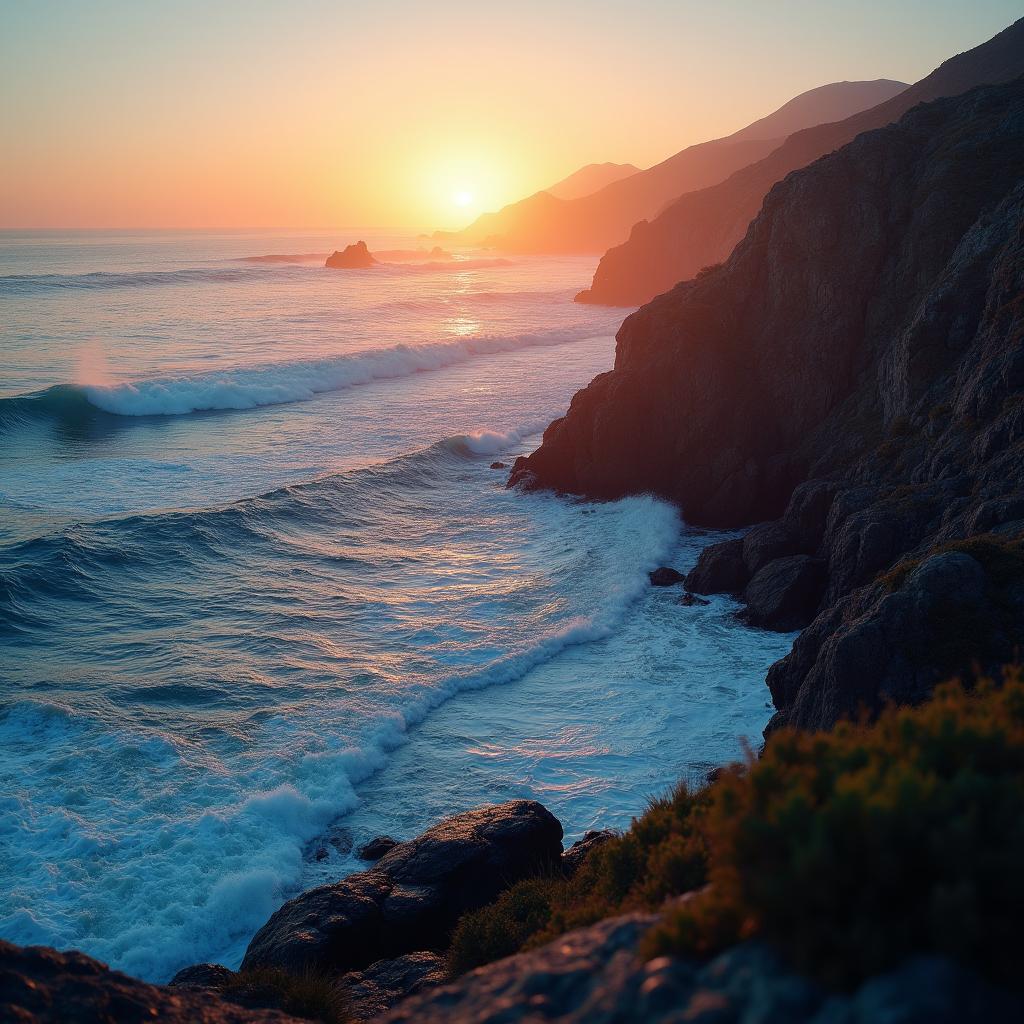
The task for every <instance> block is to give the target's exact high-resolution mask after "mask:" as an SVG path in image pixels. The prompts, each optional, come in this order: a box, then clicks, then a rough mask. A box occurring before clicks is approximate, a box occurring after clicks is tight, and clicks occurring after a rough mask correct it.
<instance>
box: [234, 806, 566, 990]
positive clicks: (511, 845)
mask: <svg viewBox="0 0 1024 1024" xmlns="http://www.w3.org/2000/svg"><path fill="white" fill-rule="evenodd" d="M561 855H562V826H561V825H560V824H559V823H558V820H557V819H556V818H555V817H554V816H553V815H552V814H550V812H548V811H547V810H546V809H545V808H544V807H542V806H541V805H540V804H539V803H536V802H535V801H532V800H513V801H511V802H509V803H505V804H500V805H498V806H495V807H484V808H481V809H479V810H475V811H469V812H468V813H466V814H460V815H457V816H455V817H454V818H449V819H448V820H446V821H443V822H441V824H439V825H436V826H434V827H433V828H431V829H428V830H427V831H426V832H424V833H423V835H421V836H419V837H417V838H416V839H413V840H410V841H409V842H406V843H400V844H399V845H398V846H396V847H395V848H394V849H392V850H391V851H390V852H389V853H387V854H385V855H384V857H382V858H381V860H380V861H379V862H378V863H377V864H376V866H375V867H373V868H371V869H370V870H368V871H362V872H359V873H358V874H354V875H350V876H349V877H348V878H346V879H344V880H342V881H341V882H336V883H334V884H332V885H323V886H320V887H319V888H317V889H312V890H310V891H309V892H306V893H303V894H302V895H301V896H297V897H296V898H295V899H293V900H289V901H288V902H287V903H286V904H284V906H282V907H281V908H280V909H279V910H278V911H277V912H276V913H275V914H274V915H273V917H271V918H270V920H269V921H268V922H267V923H266V924H265V925H264V926H263V927H262V928H261V929H260V930H259V931H258V932H257V933H256V935H255V937H254V938H253V940H252V942H251V943H250V944H249V948H248V950H247V951H246V954H245V959H244V960H243V961H242V970H243V971H244V970H246V969H249V968H253V967H280V968H283V969H285V970H288V971H293V972H294V971H302V970H304V969H306V968H310V967H313V968H317V969H321V970H327V971H332V972H344V971H351V970H359V969H360V968H363V967H366V966H367V965H369V964H371V963H373V962H374V961H377V960H383V959H393V958H395V957H400V956H403V955H404V954H406V953H413V952H418V951H422V950H435V951H440V950H442V949H443V948H445V946H446V944H447V939H448V935H449V932H450V930H451V928H452V927H453V926H454V924H455V922H456V921H457V920H458V918H459V917H460V916H461V915H462V914H463V913H465V912H466V911H467V910H473V909H476V908H477V907H481V906H483V905H484V904H486V903H490V902H491V901H492V900H494V899H495V898H496V897H497V896H498V894H499V893H500V892H501V891H502V890H503V889H505V888H507V887H508V886H509V885H511V884H512V883H514V882H516V881H518V880H519V879H521V878H525V877H526V876H528V875H532V874H536V873H537V872H539V871H545V870H551V869H552V867H554V866H556V865H557V864H558V862H559V859H560V858H561Z"/></svg>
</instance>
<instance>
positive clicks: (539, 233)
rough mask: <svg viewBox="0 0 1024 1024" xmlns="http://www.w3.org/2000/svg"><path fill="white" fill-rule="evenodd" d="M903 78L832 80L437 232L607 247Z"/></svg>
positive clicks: (527, 244)
mask: <svg viewBox="0 0 1024 1024" xmlns="http://www.w3.org/2000/svg"><path fill="white" fill-rule="evenodd" d="M905 88H906V86H905V85H904V84H903V83H901V82H889V81H885V80H881V81H876V82H837V83H834V84H832V85H826V86H822V87H821V88H818V89H813V90H811V91H810V92H809V93H804V94H803V95H801V96H798V97H796V98H795V99H793V100H790V101H789V102H788V103H786V104H785V105H784V106H782V107H780V108H779V109H778V110H777V111H775V112H774V113H773V114H769V115H768V116H767V117H764V118H761V119H760V120H759V121H756V122H754V124H752V125H748V126H747V127H746V128H743V129H741V130H740V131H738V132H736V133H734V134H733V135H730V136H729V137H727V138H723V139H716V140H714V141H712V142H704V143H701V144H700V145H696V146H690V147H688V148H687V149H684V150H682V151H681V152H679V153H676V154H675V155H674V156H671V157H669V158H668V159H667V160H663V161H662V162H661V163H659V164H656V165H655V166H653V167H649V168H647V169H646V170H644V171H639V172H638V173H636V174H632V175H630V176H629V177H628V178H624V179H622V180H621V181H616V182H613V183H612V184H610V185H607V186H605V187H604V188H602V189H600V190H599V191H597V192H595V193H593V194H591V195H588V196H584V197H583V198H580V199H575V200H572V201H568V202H566V201H564V200H561V199H558V198H556V197H555V196H553V195H551V194H550V192H538V193H536V194H535V195H533V196H530V197H529V198H527V199H523V200H521V201H520V202H518V203H513V204H512V205H510V206H506V207H505V208H504V209H502V210H500V211H498V212H497V213H485V214H484V215H483V216H481V217H479V218H478V219H477V220H476V221H475V222H474V223H473V224H471V225H470V226H469V227H468V228H466V230H465V231H462V232H458V233H456V234H454V235H450V234H441V233H439V234H438V235H436V236H435V237H438V238H440V237H444V238H446V239H448V238H454V239H457V240H458V241H460V242H463V243H471V244H487V245H493V246H495V247H497V248H500V249H504V250H508V251H512V252H604V250H605V249H607V248H608V247H609V246H610V245H615V244H616V243H618V242H621V241H622V240H623V239H625V238H626V237H627V235H628V234H629V229H630V228H631V227H632V225H633V224H635V223H636V222H637V221H638V220H642V219H643V218H645V217H653V216H654V215H655V214H656V213H658V211H659V210H661V209H662V208H663V207H664V206H665V204H666V203H668V202H671V201H672V200H673V199H675V198H676V197H677V196H680V195H682V194H683V193H684V192H690V191H693V190H694V189H702V188H706V187H707V186H710V185H714V184H717V183H718V182H720V181H723V180H724V179H725V178H727V177H729V175H731V174H733V173H734V172H735V171H737V170H739V169H740V168H742V167H746V166H747V165H748V164H750V163H752V162H754V161H757V160H760V159H761V158H762V157H764V156H766V155H767V154H768V153H770V152H771V151H772V150H774V149H775V148H776V147H777V146H778V145H779V144H780V143H781V142H782V141H783V139H784V138H785V136H786V135H788V134H789V133H791V132H792V131H794V130H795V129H797V128H805V127H807V126H808V125H814V124H820V123H821V121H822V120H823V119H828V120H833V119H835V118H836V117H839V116H846V115H848V114H849V113H851V112H852V111H855V110H863V109H864V108H865V107H868V106H873V105H874V104H876V103H877V102H878V101H879V99H880V98H881V97H888V96H893V95H894V94H897V93H898V92H899V91H900V90H902V89H905Z"/></svg>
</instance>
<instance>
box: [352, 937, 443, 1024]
mask: <svg viewBox="0 0 1024 1024" xmlns="http://www.w3.org/2000/svg"><path fill="white" fill-rule="evenodd" d="M447 980H448V965H447V964H446V963H445V960H444V958H443V957H441V956H439V955H438V954H437V953H428V952H420V953H407V954H406V955H405V956H400V957H397V958H396V959H394V960H378V961H377V962H376V963H374V964H370V966H369V967H367V968H365V969H364V970H362V971H353V972H352V973H350V974H346V975H345V977H344V978H343V979H342V980H341V983H340V985H339V991H340V993H341V995H342V997H343V998H344V1000H345V1005H346V1007H347V1008H348V1011H349V1013H350V1014H351V1015H352V1016H353V1017H354V1018H355V1019H356V1020H369V1019H370V1018H371V1017H376V1016H378V1015H379V1014H382V1013H384V1012H385V1011H387V1010H390V1009H391V1008H392V1007H394V1006H397V1005H398V1004H399V1003H400V1002H401V1001H402V1000H403V999H405V998H406V997H408V996H412V995H416V993H418V992H424V991H426V990H427V989H429V988H432V987H434V986H435V985H440V984H441V983H443V982H445V981H447Z"/></svg>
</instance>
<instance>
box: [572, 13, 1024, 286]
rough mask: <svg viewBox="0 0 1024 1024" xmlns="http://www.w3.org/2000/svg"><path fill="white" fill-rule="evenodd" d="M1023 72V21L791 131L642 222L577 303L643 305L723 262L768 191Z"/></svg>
mask: <svg viewBox="0 0 1024 1024" xmlns="http://www.w3.org/2000/svg"><path fill="white" fill-rule="evenodd" d="M1021 74H1024V18H1022V19H1020V20H1018V21H1016V22H1014V24H1012V25H1010V26H1009V27H1007V28H1006V29H1004V30H1003V31H1002V32H1000V33H999V34H998V35H996V36H994V37H993V38H992V39H990V40H988V41H987V42H985V43H982V44H981V45H980V46H977V47H975V48H974V49H972V50H967V51H964V52H963V53H959V54H957V55H956V56H954V57H950V58H949V59H948V60H946V61H943V63H942V64H940V65H939V66H938V67H937V68H936V69H935V70H933V71H932V72H931V73H930V74H928V75H927V76H925V78H923V79H921V80H920V81H919V82H917V83H915V84H914V85H912V86H910V88H908V89H906V90H905V91H903V92H901V93H898V94H897V95H895V96H893V97H892V98H890V99H888V100H886V101H884V102H883V103H880V104H878V105H877V106H875V107H872V108H870V109H868V110H864V111H861V112H859V113H857V114H854V115H853V116H851V117H849V118H847V119H846V120H844V121H839V122H834V123H828V124H821V125H817V126H814V127H811V128H806V129H803V130H802V131H799V132H795V133H794V134H792V135H791V136H789V138H787V139H786V141H785V142H784V143H783V144H782V145H780V146H779V147H778V148H776V149H774V150H773V152H771V153H770V154H768V155H767V156H765V157H764V158H762V159H761V160H759V161H757V162H755V163H752V164H750V165H748V166H746V167H744V168H741V169H739V170H737V171H736V172H735V173H734V174H733V175H732V176H731V177H729V178H727V179H725V180H724V181H722V182H720V183H718V184H715V185H711V186H709V187H708V188H706V189H702V190H697V191H692V192H689V193H687V194H685V195H682V196H680V197H679V198H678V199H676V200H675V202H673V203H670V204H669V205H668V206H667V207H666V208H665V209H663V210H662V211H661V212H660V213H659V214H658V216H657V217H655V218H654V219H653V220H650V221H648V220H640V221H638V222H637V223H636V224H635V225H634V226H633V228H632V230H631V232H630V236H629V238H628V239H627V240H626V241H624V242H623V243H622V244H621V245H618V246H614V247H612V248H610V249H609V250H608V251H607V252H606V253H605V254H604V256H603V257H602V259H601V262H600V263H599V265H598V267H597V270H596V271H595V273H594V280H593V283H592V284H591V287H590V288H588V289H584V290H583V291H581V292H580V293H579V295H578V296H577V301H579V302H587V303H594V304H600V305H622V306H634V305H640V304H641V303H644V302H647V301H649V300H650V299H652V298H654V296H655V295H659V294H661V293H662V292H664V291H666V290H667V289H669V288H671V287H672V286H673V285H674V284H676V282H678V281H683V280H686V279H688V278H691V277H693V276H694V275H695V274H697V273H698V272H699V271H700V270H701V269H702V268H703V267H706V266H713V265H714V264H716V263H720V262H721V261H722V260H724V259H726V258H727V257H728V255H729V253H730V252H731V251H732V249H733V247H734V246H735V245H736V244H737V243H738V242H739V241H740V239H741V238H742V237H743V235H744V234H745V232H746V230H747V227H748V225H749V224H750V222H751V220H753V218H754V216H755V215H756V214H757V212H758V210H759V209H760V206H761V203H762V202H763V200H764V197H765V195H766V194H767V193H768V191H769V189H770V188H771V187H772V186H773V185H774V184H775V183H777V182H779V181H781V180H782V179H783V178H785V176H786V175H787V174H789V173H790V172H792V171H795V170H798V169H800V168H801V167H806V166H807V165H808V164H810V163H811V162H812V161H814V160H816V159H818V158H820V157H822V156H825V155H827V154H828V153H830V152H833V151H834V150H836V149H838V148H839V147H840V146H843V145H845V144H846V143H848V142H850V141H852V140H853V139H854V138H856V136H857V135H859V134H860V133H861V132H863V131H868V130H870V129H873V128H881V127H884V126H885V125H887V124H890V123H892V122H893V121H896V120H898V119H899V118H900V117H901V116H902V115H903V114H905V113H906V112H907V111H908V110H910V109H911V108H912V107H914V106H916V105H917V104H918V103H922V102H928V101H931V100H934V99H938V98H940V97H942V96H955V95H957V94H959V93H962V92H965V91H966V90H968V89H971V88H974V87H975V86H978V85H985V84H995V83H998V82H1003V81H1009V80H1011V79H1013V78H1016V77H1017V76H1018V75H1021Z"/></svg>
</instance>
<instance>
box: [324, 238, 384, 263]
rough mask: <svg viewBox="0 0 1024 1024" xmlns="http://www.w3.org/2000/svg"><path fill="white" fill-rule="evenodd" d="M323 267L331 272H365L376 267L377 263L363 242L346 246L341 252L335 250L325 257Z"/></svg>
mask: <svg viewBox="0 0 1024 1024" xmlns="http://www.w3.org/2000/svg"><path fill="white" fill-rule="evenodd" d="M324 266H327V267H330V268H331V269H333V270H366V269H368V268H369V267H376V266H378V263H377V260H376V259H375V258H374V256H373V254H372V253H371V252H370V250H369V249H367V248H366V243H365V242H353V244H352V245H346V246H345V248H344V250H342V251H341V252H339V251H338V250H337V249H335V250H334V252H332V253H331V255H330V256H328V257H327V262H326V263H325V264H324Z"/></svg>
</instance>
